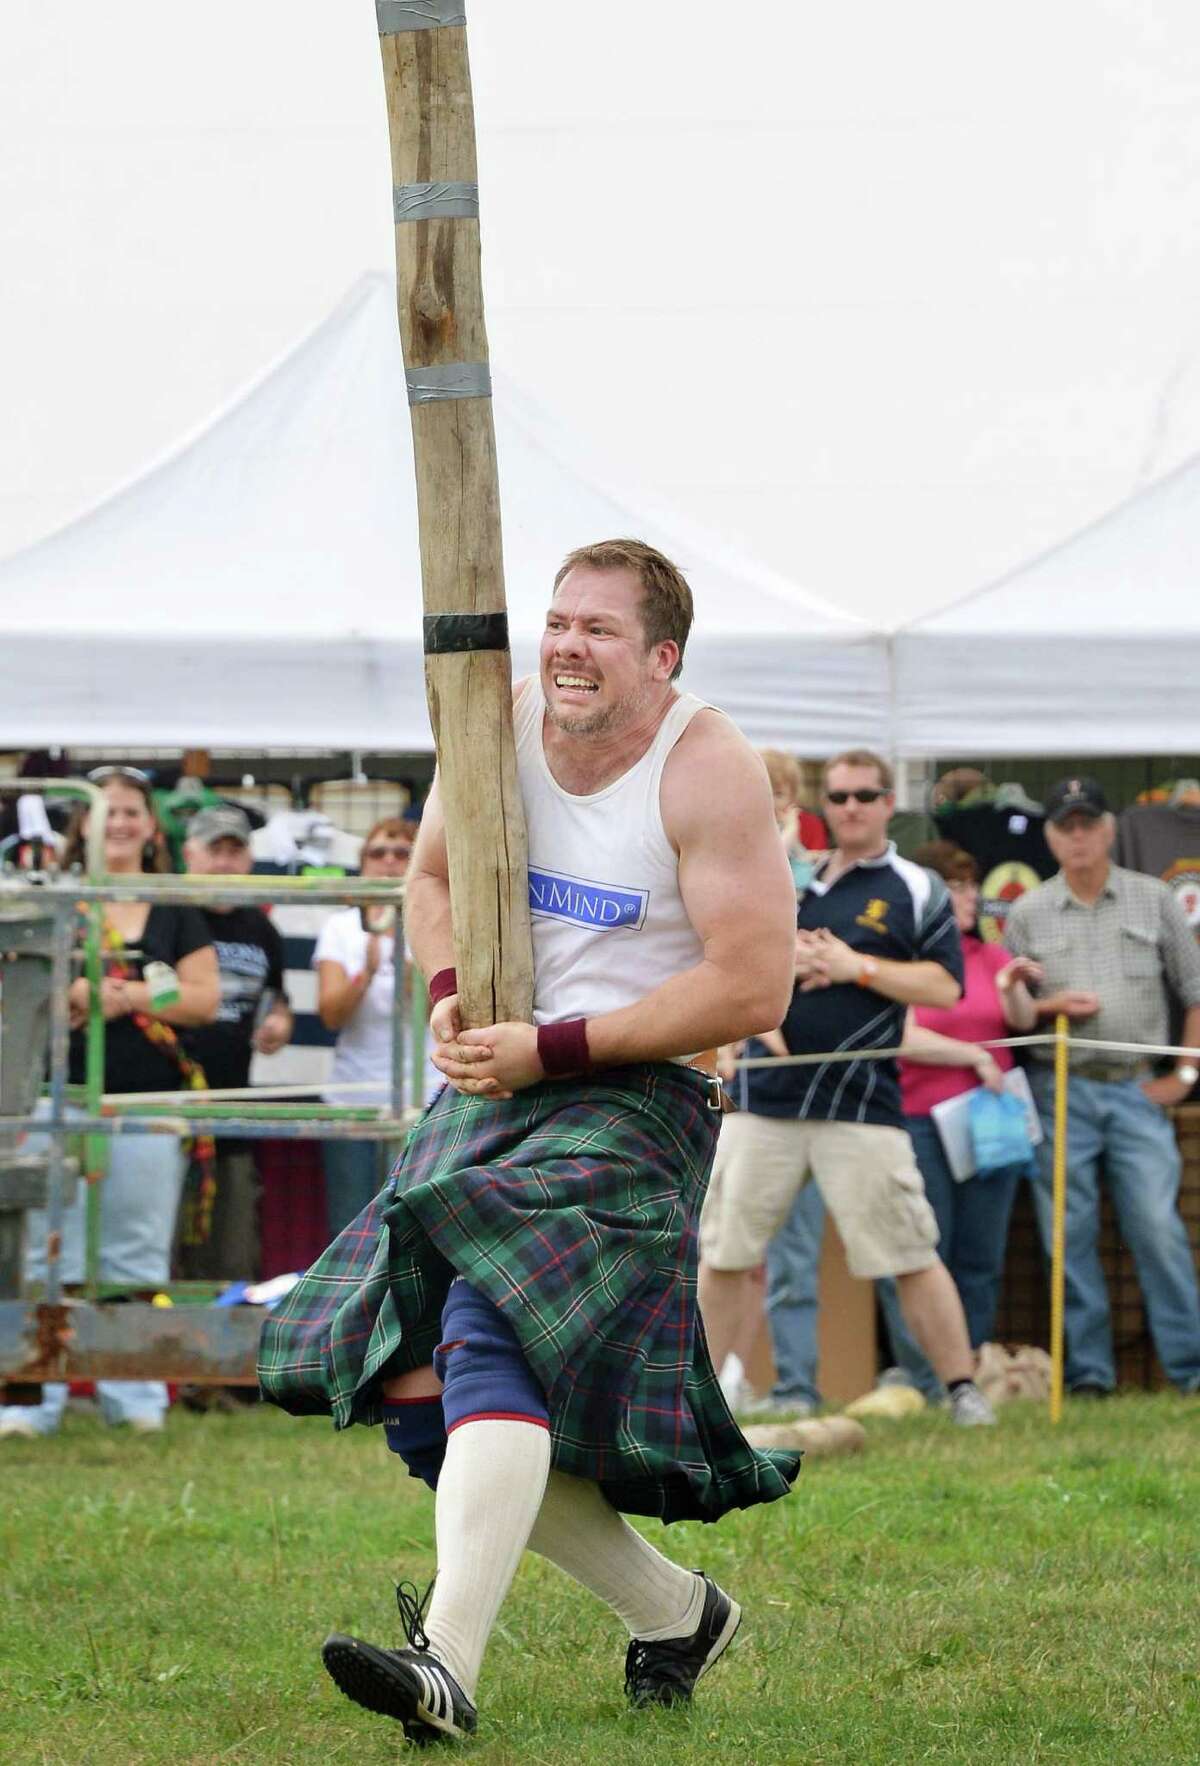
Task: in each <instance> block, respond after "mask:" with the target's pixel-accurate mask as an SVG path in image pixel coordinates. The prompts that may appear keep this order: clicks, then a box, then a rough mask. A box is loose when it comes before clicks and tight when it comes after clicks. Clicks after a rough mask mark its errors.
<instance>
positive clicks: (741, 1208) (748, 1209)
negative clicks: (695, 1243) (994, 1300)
mask: <svg viewBox="0 0 1200 1766" xmlns="http://www.w3.org/2000/svg"><path fill="white" fill-rule="evenodd" d="M810 1177H811V1178H812V1179H813V1181H814V1182H815V1183H816V1186H817V1188H818V1189H819V1190H820V1192H821V1195H822V1196H823V1197H824V1200H825V1206H826V1207H827V1208H828V1210H829V1212H830V1214H831V1215H832V1216H833V1220H834V1224H835V1225H836V1227H837V1229H838V1232H839V1234H840V1235H841V1240H842V1243H843V1245H844V1246H845V1248H846V1262H847V1264H848V1266H849V1269H850V1273H851V1275H856V1276H860V1277H862V1278H863V1279H864V1280H868V1279H874V1278H875V1277H876V1276H882V1275H909V1274H911V1273H912V1272H913V1271H914V1270H918V1269H928V1268H929V1267H930V1266H931V1265H932V1264H933V1263H936V1261H937V1242H938V1229H937V1221H936V1220H935V1218H934V1213H933V1209H932V1208H931V1207H930V1206H929V1203H928V1202H927V1201H926V1199H925V1185H924V1182H923V1181H922V1178H921V1173H920V1171H919V1170H918V1168H917V1161H916V1159H915V1157H914V1155H913V1148H912V1142H911V1141H910V1140H909V1138H908V1135H907V1133H906V1132H905V1131H904V1129H902V1128H882V1127H880V1126H878V1125H877V1124H875V1123H870V1122H794V1121H792V1120H790V1119H788V1118H782V1117H778V1116H756V1115H754V1113H753V1112H752V1111H750V1110H739V1111H738V1112H737V1113H736V1115H732V1116H725V1117H722V1119H721V1138H720V1140H719V1141H718V1142H717V1156H716V1161H715V1163H714V1165H713V1172H712V1179H711V1181H710V1183H709V1186H708V1195H707V1197H706V1199H705V1203H704V1208H703V1211H702V1212H701V1215H700V1255H701V1256H702V1257H703V1259H704V1261H705V1262H706V1263H707V1264H709V1265H710V1267H711V1268H713V1269H755V1268H757V1267H758V1265H759V1264H760V1263H762V1262H763V1260H764V1259H765V1257H766V1255H767V1246H768V1245H769V1244H770V1242H771V1240H772V1239H773V1238H774V1236H775V1234H776V1233H777V1232H778V1230H779V1228H780V1227H781V1226H782V1225H783V1223H784V1221H785V1220H786V1219H787V1217H788V1215H789V1214H790V1212H791V1208H792V1203H793V1202H794V1201H795V1199H796V1196H797V1194H798V1192H799V1191H800V1189H801V1188H802V1187H803V1185H804V1184H805V1183H806V1182H807V1181H808V1179H809V1178H810Z"/></svg>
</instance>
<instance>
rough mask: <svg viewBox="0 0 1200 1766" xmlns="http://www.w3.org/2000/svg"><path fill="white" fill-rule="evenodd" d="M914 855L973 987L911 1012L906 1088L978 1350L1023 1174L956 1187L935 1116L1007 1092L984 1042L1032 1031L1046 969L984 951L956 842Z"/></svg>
mask: <svg viewBox="0 0 1200 1766" xmlns="http://www.w3.org/2000/svg"><path fill="white" fill-rule="evenodd" d="M913 858H914V860H915V862H916V863H917V864H919V865H924V866H925V867H926V868H927V869H928V870H931V871H934V872H936V873H937V875H938V876H939V877H943V878H944V879H945V882H946V886H947V888H948V889H949V891H950V898H951V900H952V902H953V903H954V917H955V920H956V921H957V923H958V930H959V933H960V935H961V937H962V948H963V967H964V977H965V985H964V987H963V993H962V998H961V999H960V1000H959V1001H958V1002H957V1004H955V1005H953V1006H949V1007H947V1008H946V1009H944V1010H942V1009H939V1008H937V1007H933V1006H917V1007H914V1008H912V1009H910V1011H909V1014H908V1021H907V1024H906V1026H905V1030H904V1044H903V1046H904V1049H905V1055H906V1058H905V1059H903V1060H902V1061H901V1062H900V1090H901V1095H902V1097H903V1100H904V1114H905V1119H906V1121H907V1124H908V1132H909V1134H910V1136H911V1137H912V1143H913V1148H914V1150H915V1152H916V1155H917V1163H918V1165H919V1166H920V1168H921V1175H922V1177H923V1178H924V1179H925V1193H926V1195H927V1196H928V1197H929V1201H930V1205H931V1206H932V1208H933V1211H934V1214H935V1215H936V1216H937V1223H938V1230H939V1232H940V1234H941V1242H940V1244H939V1246H938V1251H939V1253H940V1255H941V1258H942V1261H943V1263H944V1264H945V1265H946V1267H947V1269H948V1270H949V1271H950V1273H951V1275H952V1276H953V1277H954V1280H955V1282H956V1284H957V1286H958V1291H959V1294H960V1295H961V1297H962V1303H963V1311H964V1312H965V1313H966V1315H967V1328H968V1330H969V1332H970V1336H971V1345H972V1347H973V1348H975V1349H978V1348H979V1346H980V1344H981V1343H986V1342H987V1340H988V1338H989V1336H990V1334H991V1330H992V1326H993V1323H994V1322H995V1317H996V1299H997V1294H998V1292H999V1287H1000V1273H1001V1270H1002V1268H1003V1265H1004V1251H1005V1246H1006V1245H1007V1242H1008V1217H1009V1215H1010V1214H1011V1212H1012V1205H1013V1199H1014V1197H1015V1196H1016V1193H1017V1185H1018V1183H1019V1182H1020V1176H1021V1170H1020V1167H1018V1166H1013V1167H1012V1168H1011V1169H1010V1170H1005V1171H998V1172H994V1173H992V1174H990V1175H989V1176H988V1177H986V1178H981V1177H969V1178H967V1180H966V1181H965V1183H958V1182H957V1181H956V1180H955V1179H954V1177H953V1176H952V1175H951V1172H950V1167H949V1165H948V1163H947V1161H946V1155H945V1153H944V1152H943V1150H942V1142H941V1137H940V1136H939V1134H938V1131H937V1127H936V1125H935V1124H934V1121H933V1118H932V1116H931V1115H930V1111H931V1110H932V1109H933V1106H934V1105H935V1104H939V1103H941V1102H942V1100H943V1099H945V1098H954V1097H958V1096H959V1095H960V1094H961V1093H963V1092H969V1091H974V1090H975V1089H976V1088H977V1087H978V1086H981V1085H985V1086H988V1087H989V1088H990V1089H991V1090H992V1091H1000V1090H1001V1089H1002V1087H1003V1084H1004V1075H1005V1074H1006V1073H1007V1072H1008V1071H1009V1069H1010V1068H1011V1067H1012V1066H1013V1065H1014V1062H1013V1055H1012V1050H1011V1049H991V1050H990V1049H985V1048H981V1047H979V1046H978V1045H979V1044H980V1043H983V1042H986V1041H989V1040H994V1039H996V1038H1001V1037H1006V1036H1012V1035H1014V1034H1016V1035H1021V1034H1023V1033H1024V1032H1025V1031H1028V1030H1032V1029H1033V1027H1034V1022H1035V1016H1036V1015H1035V1011H1034V1004H1033V1000H1032V998H1031V997H1030V994H1029V989H1028V987H1027V985H1026V983H1027V982H1030V981H1034V982H1036V981H1037V980H1038V979H1040V973H1041V972H1040V970H1039V968H1038V966H1037V964H1036V963H1034V962H1032V961H1031V960H1030V959H1029V958H1027V957H1011V956H1010V955H1009V954H1008V952H1007V951H1006V950H1004V949H1003V947H1002V946H1000V945H998V944H984V943H983V941H982V940H981V939H980V938H979V937H978V935H977V933H976V919H977V916H978V911H979V871H978V868H977V866H976V864H975V860H974V859H973V858H972V857H971V856H970V854H969V853H965V852H963V851H962V850H961V849H960V848H959V847H957V846H954V845H952V844H951V842H950V841H948V840H934V841H931V842H930V843H929V845H927V846H922V847H920V848H918V850H917V851H916V852H915V853H914V854H913ZM877 1286H878V1290H879V1298H880V1302H881V1304H882V1307H883V1313H884V1317H885V1319H886V1321H887V1326H888V1331H889V1333H890V1335H891V1339H892V1350H893V1354H894V1356H895V1359H896V1361H897V1363H898V1364H899V1365H900V1367H902V1368H903V1369H904V1370H905V1372H906V1373H907V1374H908V1375H909V1376H910V1378H911V1379H912V1381H913V1384H914V1385H916V1386H917V1387H918V1388H919V1389H920V1390H921V1391H922V1392H923V1393H924V1394H925V1396H926V1397H927V1398H929V1399H931V1400H937V1399H940V1398H941V1397H942V1396H944V1394H943V1393H942V1389H941V1385H940V1383H939V1381H938V1379H937V1376H936V1374H935V1373H934V1371H933V1369H932V1368H931V1367H930V1365H929V1363H928V1362H927V1361H926V1359H925V1357H924V1356H923V1355H922V1353H921V1351H920V1350H919V1349H918V1348H917V1345H916V1343H915V1342H914V1341H913V1339H912V1338H911V1337H910V1336H909V1334H908V1332H907V1330H906V1329H905V1328H904V1324H903V1320H902V1319H901V1316H900V1308H899V1304H898V1302H897V1300H896V1297H895V1284H894V1283H891V1282H880V1283H878V1284H877Z"/></svg>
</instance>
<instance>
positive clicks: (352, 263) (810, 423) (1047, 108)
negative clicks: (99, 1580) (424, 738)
mask: <svg viewBox="0 0 1200 1766" xmlns="http://www.w3.org/2000/svg"><path fill="white" fill-rule="evenodd" d="M4 11H5V53H4V55H3V56H2V57H0V217H2V220H0V227H2V228H3V234H2V260H0V268H2V272H3V273H2V275H0V412H2V417H0V554H4V553H7V552H10V551H13V550H15V549H16V548H17V547H19V546H21V545H23V544H27V543H29V542H30V541H33V540H35V539H36V538H37V537H39V536H40V535H42V534H44V533H46V532H48V531H50V530H51V529H53V528H54V527H56V526H57V525H59V524H60V523H61V522H63V521H64V520H66V519H67V518H69V517H70V516H71V515H72V514H74V513H76V512H77V511H78V510H79V509H80V508H81V507H83V506H86V505H88V504H90V503H92V502H94V501H95V500H97V499H98V498H100V497H102V496H103V495H104V494H105V493H106V492H107V491H108V490H110V489H111V488H113V487H114V486H115V485H117V484H118V483H121V482H123V481H124V480H126V479H127V478H128V477H130V476H131V475H133V474H135V473H136V472H137V471H138V470H139V469H140V468H141V467H142V466H144V465H145V464H146V463H147V462H148V461H150V460H151V459H152V458H153V457H154V456H155V455H156V454H158V453H159V452H160V451H162V450H163V449H165V448H167V447H169V446H170V445H171V444H172V443H173V442H174V441H175V440H176V439H177V438H178V437H179V436H180V435H181V434H182V433H183V432H185V431H187V430H189V429H191V428H193V427H194V426H195V425H196V424H198V423H200V422H201V421H203V420H204V419H205V418H206V417H207V416H208V415H209V414H211V413H212V412H214V411H216V410H217V409H219V408H220V406H221V405H222V404H223V403H224V402H225V401H227V400H228V399H229V398H230V397H231V396H232V395H233V394H234V393H235V392H236V391H237V390H238V388H239V387H240V386H241V385H242V384H243V383H244V382H245V381H246V380H247V379H248V378H249V377H251V376H253V375H255V374H257V373H259V372H260V371H261V370H262V369H263V367H264V366H265V365H266V364H267V363H268V362H269V361H270V360H271V359H272V358H273V357H275V356H276V355H278V354H279V353H280V352H281V351H283V350H285V349H286V348H287V347H288V346H289V345H290V344H291V343H293V342H294V341H295V340H296V339H297V338H298V337H299V336H300V335H302V334H303V333H304V332H305V331H306V330H307V329H308V328H309V327H311V326H312V325H314V324H316V323H317V322H318V321H319V320H320V319H321V318H322V317H323V316H324V314H325V313H326V312H327V311H328V310H329V309H330V308H331V307H332V306H333V305H335V304H336V302H337V301H338V300H339V298H340V297H341V295H342V294H343V293H344V292H345V290H346V288H347V287H348V286H349V285H350V284H351V283H352V282H353V281H354V280H355V279H356V277H357V276H358V275H359V274H360V273H361V272H362V271H363V270H364V269H372V268H386V267H388V266H389V264H390V261H391V223H390V196H389V187H388V186H389V172H388V153H387V141H386V129H385V119H384V112H383V100H382V83H381V78H380V74H379V53H378V40H377V37H376V34H375V24H374V8H373V5H372V4H371V0H287V3H286V4H283V3H282V0H207V4H206V5H205V6H204V7H203V8H202V9H199V10H197V9H195V8H190V9H189V8H183V9H179V8H174V7H170V6H166V5H163V4H162V3H161V0H106V4H105V5H103V6H90V5H89V6H85V5H75V6H70V7H64V6H58V7H53V6H47V5H46V4H45V0H5V5H4ZM743 17H744V18H745V20H746V22H745V23H740V22H739V20H740V19H742V18H743ZM470 35H471V54H472V64H473V72H474V80H475V97H476V110H477V116H478V123H479V151H480V182H481V187H482V203H483V239H484V268H485V280H486V285H487V294H488V303H489V305H488V322H489V330H490V337H491V348H492V355H493V359H494V360H495V361H496V362H497V363H499V364H502V365H503V367H504V369H505V371H506V372H507V373H508V375H509V376H510V377H511V378H513V379H514V380H516V381H517V382H518V383H519V384H520V385H522V386H523V388H524V389H525V391H526V393H527V394H528V396H529V397H530V398H532V399H534V400H535V401H537V402H538V403H539V404H541V405H542V406H543V407H545V408H546V409H547V410H548V412H549V413H550V414H551V415H552V416H553V417H554V418H555V419H556V420H557V422H558V423H559V424H560V425H561V426H562V427H563V429H564V430H565V431H566V432H567V433H568V434H569V435H571V436H573V437H575V438H576V439H577V442H578V446H579V449H580V452H581V453H582V454H586V455H587V456H589V457H591V458H593V459H599V460H601V461H603V462H604V465H605V470H606V473H607V476H608V477H609V479H610V481H611V482H612V484H613V486H614V488H616V489H618V490H620V491H622V492H623V493H624V494H625V495H627V496H628V497H630V498H632V499H634V500H635V501H636V498H637V496H638V495H639V494H644V495H645V496H646V497H647V498H648V499H649V500H650V501H652V502H653V503H654V504H655V505H656V506H663V505H665V506H670V505H672V504H673V505H675V506H676V507H677V508H678V509H679V510H680V511H681V512H682V513H683V515H684V516H686V517H689V518H691V519H694V520H702V521H703V522H704V523H706V524H707V525H708V526H710V527H713V528H716V529H718V530H719V531H720V532H722V533H723V534H724V535H727V536H728V537H729V538H730V539H732V540H733V541H735V542H736V543H737V544H739V545H740V546H741V547H742V548H743V549H744V550H746V551H748V552H750V553H751V554H753V555H755V556H757V557H759V558H761V559H762V560H763V561H764V562H765V563H767V564H769V565H771V566H773V567H774V568H775V569H777V570H781V571H783V572H785V573H786V574H787V575H788V576H789V577H790V578H792V579H793V580H794V581H796V582H797V583H798V584H800V585H802V586H804V587H806V588H808V589H810V590H813V591H815V592H817V593H819V594H821V595H824V596H826V597H828V598H829V599H831V600H833V601H835V602H837V603H838V604H839V605H841V606H843V607H845V608H846V609H848V610H850V611H855V612H858V613H861V614H864V615H866V616H867V617H869V618H872V619H884V620H888V621H894V620H896V619H897V618H900V617H902V616H905V615H907V614H911V613H915V612H918V611H922V610H924V609H926V608H929V607H932V606H935V605H939V604H941V603H944V602H946V601H947V600H949V599H951V598H953V597H956V596H957V595H959V594H963V593H966V592H967V591H969V590H971V589H973V588H975V587H977V586H978V585H979V584H980V583H981V582H984V581H986V580H988V579H990V578H991V577H993V576H995V575H996V574H998V573H999V572H1000V571H1002V570H1004V569H1006V568H1009V567H1011V566H1013V565H1016V564H1018V563H1020V562H1021V561H1022V560H1023V559H1024V558H1025V557H1027V556H1029V555H1030V554H1031V553H1033V552H1035V551H1036V550H1038V549H1039V548H1041V547H1042V546H1045V545H1047V544H1049V543H1052V542H1053V541H1055V540H1057V539H1058V538H1061V537H1063V536H1064V535H1066V534H1067V533H1069V532H1071V531H1072V530H1073V529H1074V528H1076V527H1077V526H1079V525H1080V524H1081V523H1083V522H1084V521H1086V520H1088V519H1090V518H1091V517H1092V516H1094V515H1096V514H1099V513H1100V512H1101V511H1103V510H1104V509H1106V508H1107V507H1109V506H1110V505H1111V504H1112V503H1113V502H1115V501H1117V500H1118V499H1119V498H1121V497H1123V496H1125V495H1127V494H1129V493H1130V492H1131V491H1132V490H1134V489H1136V488H1137V487H1138V485H1140V484H1143V483H1145V482H1147V481H1148V479H1149V478H1151V477H1152V476H1155V475H1156V474H1158V473H1160V472H1162V471H1164V470H1166V469H1167V468H1169V467H1170V466H1172V465H1174V464H1176V463H1177V462H1178V461H1179V460H1180V459H1181V458H1183V457H1185V456H1186V455H1187V454H1189V453H1191V452H1192V451H1194V450H1197V449H1200V366H1198V365H1197V361H1196V354H1195V329H1196V313H1197V311H1198V310H1200V309H1198V305H1197V297H1198V295H1200V200H1198V197H1200V8H1198V7H1197V6H1196V5H1195V0H1157V3H1156V0H1142V3H1134V0H1053V3H1051V4H1047V0H1037V3H1036V4H1035V3H1033V0H1007V3H1006V4H1004V5H999V4H996V3H993V4H991V5H981V4H974V3H972V0H909V3H908V4H906V5H903V6H901V5H897V4H896V3H895V0H843V3H842V4H840V5H838V6H829V5H815V4H811V3H810V4H802V3H799V0H760V3H759V4H758V5H757V6H755V7H753V8H747V9H744V10H743V9H739V8H736V7H731V6H730V5H729V4H728V0H722V3H721V4H716V3H715V0H686V3H684V0H641V3H640V4H639V5H637V6H633V5H630V4H620V3H614V4H610V5H608V6H606V7H601V8H595V7H583V6H574V5H570V4H566V3H564V0H504V3H503V4H500V3H498V0H490V3H489V0H474V4H473V6H472V9H471V14H470ZM502 489H503V486H502ZM579 537H580V539H581V540H583V539H587V538H593V537H597V536H591V535H580V536H579ZM1085 618H1086V609H1081V619H1085Z"/></svg>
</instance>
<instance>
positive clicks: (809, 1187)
mask: <svg viewBox="0 0 1200 1766" xmlns="http://www.w3.org/2000/svg"><path fill="white" fill-rule="evenodd" d="M824 1233H825V1204H824V1202H823V1201H822V1200H821V1192H820V1190H819V1189H818V1188H817V1186H816V1184H815V1183H813V1182H811V1181H810V1182H808V1183H806V1184H805V1186H804V1188H803V1189H802V1190H801V1191H800V1193H799V1195H798V1196H797V1197H796V1200H795V1202H794V1203H793V1204H792V1211H791V1213H790V1214H789V1215H788V1217H787V1219H786V1220H785V1221H784V1223H783V1225H782V1226H781V1227H780V1229H779V1231H778V1232H777V1233H776V1234H775V1237H774V1238H773V1239H772V1240H771V1243H770V1245H769V1247H768V1249H767V1321H768V1323H769V1325H770V1327H771V1347H772V1350H773V1352H774V1355H775V1385H774V1387H773V1389H772V1392H771V1396H772V1397H773V1398H776V1399H778V1400H779V1401H780V1402H781V1403H787V1402H790V1401H791V1400H794V1399H798V1398H799V1399H803V1400H804V1402H805V1403H806V1404H812V1405H818V1404H820V1402H821V1394H820V1392H819V1390H818V1388H817V1312H818V1292H817V1290H818V1282H819V1276H820V1264H821V1240H822V1238H823V1237H824Z"/></svg>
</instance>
